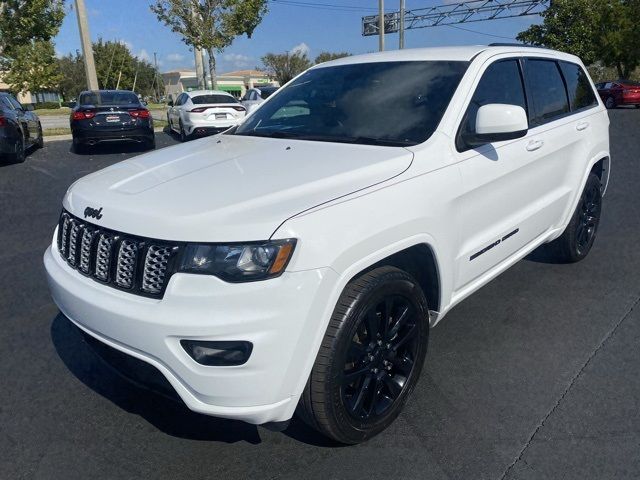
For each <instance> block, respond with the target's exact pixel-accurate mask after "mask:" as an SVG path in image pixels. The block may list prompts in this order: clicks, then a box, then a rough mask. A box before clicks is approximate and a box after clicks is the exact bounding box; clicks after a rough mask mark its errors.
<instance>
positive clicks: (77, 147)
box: [72, 137, 87, 155]
mask: <svg viewBox="0 0 640 480" xmlns="http://www.w3.org/2000/svg"><path fill="white" fill-rule="evenodd" d="M72 144H73V151H74V153H77V154H78V155H82V154H84V153H87V146H86V145H83V144H82V143H80V142H79V141H78V140H77V139H76V138H75V137H73V141H72Z"/></svg>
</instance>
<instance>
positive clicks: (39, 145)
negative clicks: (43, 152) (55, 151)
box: [36, 122, 44, 148]
mask: <svg viewBox="0 0 640 480" xmlns="http://www.w3.org/2000/svg"><path fill="white" fill-rule="evenodd" d="M43 147H44V135H43V134H42V124H40V122H38V140H37V141H36V148H43Z"/></svg>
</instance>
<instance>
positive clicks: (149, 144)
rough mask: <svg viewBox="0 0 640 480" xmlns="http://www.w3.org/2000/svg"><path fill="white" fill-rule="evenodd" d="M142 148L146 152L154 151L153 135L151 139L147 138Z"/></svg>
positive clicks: (154, 137) (154, 139) (154, 141)
mask: <svg viewBox="0 0 640 480" xmlns="http://www.w3.org/2000/svg"><path fill="white" fill-rule="evenodd" d="M144 146H145V148H146V149H147V150H155V148H156V136H155V135H154V136H153V137H150V138H148V139H147V141H146V142H145V143H144Z"/></svg>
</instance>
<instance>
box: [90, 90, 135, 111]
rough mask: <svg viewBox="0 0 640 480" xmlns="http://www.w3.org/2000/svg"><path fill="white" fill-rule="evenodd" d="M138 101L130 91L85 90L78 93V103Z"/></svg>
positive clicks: (132, 102)
mask: <svg viewBox="0 0 640 480" xmlns="http://www.w3.org/2000/svg"><path fill="white" fill-rule="evenodd" d="M137 103H140V100H139V99H138V96H137V95H136V94H135V93H132V92H87V93H83V94H81V95H80V98H79V99H78V105H95V106H96V107H97V106H100V105H131V104H134V105H135V104H137Z"/></svg>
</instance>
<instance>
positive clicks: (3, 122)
mask: <svg viewBox="0 0 640 480" xmlns="http://www.w3.org/2000/svg"><path fill="white" fill-rule="evenodd" d="M6 126H7V119H6V118H4V117H3V116H2V115H0V127H6Z"/></svg>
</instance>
